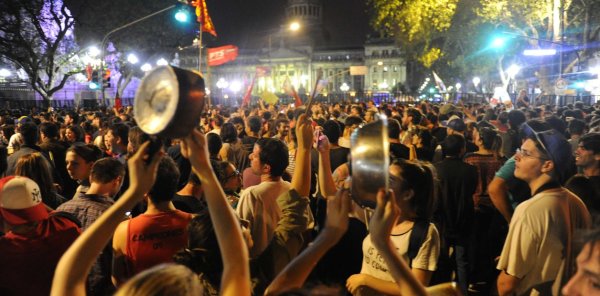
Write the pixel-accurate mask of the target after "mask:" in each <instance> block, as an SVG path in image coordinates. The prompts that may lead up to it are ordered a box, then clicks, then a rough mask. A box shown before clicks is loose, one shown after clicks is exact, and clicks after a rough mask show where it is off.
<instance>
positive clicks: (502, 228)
mask: <svg viewBox="0 0 600 296" xmlns="http://www.w3.org/2000/svg"><path fill="white" fill-rule="evenodd" d="M473 140H474V142H475V144H476V145H477V147H478V148H479V149H478V150H477V151H476V152H473V153H468V154H466V155H465V157H464V161H465V162H466V163H468V164H471V165H473V166H475V167H477V172H478V176H479V178H478V180H477V189H476V190H475V194H473V202H474V205H475V214H474V218H473V219H474V220H473V225H474V229H473V231H472V234H473V235H472V237H471V244H470V247H469V250H470V251H469V252H471V254H470V255H469V258H470V261H471V264H472V265H473V266H472V269H471V270H472V274H471V276H470V277H469V278H470V281H471V282H486V283H489V282H490V281H492V279H493V276H492V275H491V274H490V270H494V258H495V257H496V256H498V255H500V251H501V247H502V245H503V243H502V242H503V241H504V237H505V235H506V232H507V231H508V227H507V224H506V223H505V222H504V218H502V215H501V214H500V212H498V210H496V208H495V207H494V204H493V203H492V200H491V199H490V195H489V193H488V185H489V184H490V182H492V179H494V175H495V174H496V172H497V171H498V170H499V169H500V168H501V167H502V165H503V164H504V162H505V161H506V159H505V158H504V157H502V156H501V155H500V154H501V152H500V151H501V148H502V138H501V137H500V135H499V133H498V131H497V130H496V129H495V128H494V127H493V126H492V125H491V124H489V123H488V122H486V121H481V122H479V123H478V124H477V126H476V129H475V130H474V131H473ZM474 250H477V252H476V253H475V251H474ZM482 288H483V287H475V289H482Z"/></svg>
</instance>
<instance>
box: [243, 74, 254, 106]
mask: <svg viewBox="0 0 600 296" xmlns="http://www.w3.org/2000/svg"><path fill="white" fill-rule="evenodd" d="M254 82H256V75H254V78H252V82H251V83H250V85H248V89H246V93H245V94H244V99H242V107H244V106H248V105H250V100H252V89H253V88H254Z"/></svg>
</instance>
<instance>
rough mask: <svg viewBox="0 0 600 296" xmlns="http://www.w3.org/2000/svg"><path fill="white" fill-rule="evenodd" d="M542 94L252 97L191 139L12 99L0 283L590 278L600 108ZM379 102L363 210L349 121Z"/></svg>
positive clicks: (381, 285)
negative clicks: (373, 164) (422, 98)
mask: <svg viewBox="0 0 600 296" xmlns="http://www.w3.org/2000/svg"><path fill="white" fill-rule="evenodd" d="M532 104H533V102H529V99H527V98H526V97H520V98H519V100H518V101H517V102H515V105H513V104H511V103H510V102H506V104H499V105H497V106H494V107H492V106H490V105H488V104H462V103H461V102H458V103H455V104H452V103H442V104H432V103H429V102H422V103H416V104H414V105H413V104H406V103H383V102H382V103H381V104H379V105H377V104H375V102H373V101H368V102H365V103H350V102H341V103H332V104H326V103H315V104H313V105H312V106H311V107H310V110H309V111H310V112H306V110H305V106H296V107H292V106H291V104H290V105H285V104H271V105H269V104H266V103H264V102H262V101H260V102H259V104H252V105H249V106H245V107H240V108H237V107H236V108H233V107H223V106H210V107H207V108H206V109H205V111H204V112H203V113H202V117H201V120H200V124H199V125H198V126H197V127H196V128H195V129H194V131H193V132H191V134H190V135H188V136H186V137H183V138H180V139H166V138H164V137H161V138H160V139H156V138H155V137H153V136H149V135H147V134H145V133H144V132H143V131H142V130H141V129H140V127H138V126H136V119H135V118H134V117H133V112H132V108H131V107H122V108H112V109H111V108H96V109H84V108H82V109H77V110H70V109H66V110H58V109H57V110H54V109H49V110H43V111H40V110H37V111H36V110H35V109H33V110H12V111H3V113H2V116H1V123H2V138H1V141H2V146H1V150H0V151H1V152H2V154H3V155H2V157H0V169H1V170H2V171H3V172H4V175H5V176H6V177H4V178H3V179H1V180H0V183H1V185H0V197H1V200H0V202H1V203H0V211H1V214H2V215H1V217H2V220H3V223H4V235H3V236H2V237H1V238H0V253H1V254H2V256H0V271H1V272H0V275H1V276H0V294H2V295H48V294H50V293H52V294H53V295H75V294H76V295H82V294H84V293H85V294H86V295H107V294H113V293H117V294H118V295H201V294H208V295H217V294H224V295H249V294H251V293H252V294H255V295H260V294H267V295H330V294H331V295H344V294H346V293H350V294H353V295H383V294H386V295H400V294H402V295H426V294H428V293H432V294H431V295H439V294H433V293H434V292H433V291H434V290H431V289H434V288H435V287H440V285H441V286H444V283H448V282H455V283H456V285H455V286H454V290H455V293H460V292H462V293H463V295H468V294H473V295H496V294H499V295H524V294H531V295H558V294H559V293H562V294H564V295H580V294H579V293H580V291H581V290H582V289H589V290H587V291H595V290H594V289H596V287H597V285H596V284H595V283H596V278H595V277H594V274H592V273H593V272H595V271H596V270H597V269H596V268H598V262H600V261H599V260H598V259H599V256H600V253H599V251H598V250H599V248H598V244H597V242H598V241H599V240H600V233H599V232H598V231H597V230H594V231H592V230H593V229H594V228H593V227H592V223H593V220H594V217H595V216H596V214H597V213H598V211H599V210H600V203H599V201H598V197H600V187H599V186H598V184H600V183H599V182H598V180H599V177H600V133H598V131H600V109H597V107H598V106H585V105H583V104H582V103H581V102H577V103H575V104H574V105H567V106H564V107H558V108H556V107H553V106H544V105H542V106H533V105H532ZM383 117H385V118H387V132H388V138H389V154H390V165H389V184H390V185H389V189H390V190H389V191H388V192H385V190H383V189H381V190H380V191H379V192H378V193H377V202H376V203H377V206H376V208H375V209H373V210H371V214H370V215H368V216H369V217H367V216H366V215H365V211H364V210H363V209H362V208H361V207H360V206H358V205H357V203H356V202H355V201H353V200H357V198H359V197H357V196H353V195H352V193H353V192H354V191H353V190H350V188H351V187H352V186H351V182H352V181H351V179H352V174H353V169H354V170H357V169H356V168H352V163H353V162H352V161H351V160H352V155H351V153H350V152H351V151H352V148H353V147H352V138H351V135H352V134H353V132H355V131H356V130H360V129H362V128H364V127H365V126H369V125H370V124H373V123H376V122H377V121H378V120H382V118H383ZM13 123H14V124H13ZM149 140H152V141H149ZM150 142H153V143H156V142H159V143H160V144H161V146H162V147H161V149H160V150H158V152H156V153H154V154H153V155H150V154H149V152H148V151H150V148H149V146H150V144H149V143H150ZM154 151H155V150H154ZM364 161H368V159H364ZM351 191H352V192H351ZM354 194H356V192H354ZM576 266H577V269H575V267H576ZM445 287H447V286H445ZM450 289H452V287H450ZM453 295H458V294H453Z"/></svg>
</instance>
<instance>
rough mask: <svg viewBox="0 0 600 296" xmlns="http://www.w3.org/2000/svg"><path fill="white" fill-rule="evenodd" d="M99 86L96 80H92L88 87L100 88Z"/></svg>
mask: <svg viewBox="0 0 600 296" xmlns="http://www.w3.org/2000/svg"><path fill="white" fill-rule="evenodd" d="M98 86H99V85H98V83H95V82H90V84H88V87H89V88H90V89H98Z"/></svg>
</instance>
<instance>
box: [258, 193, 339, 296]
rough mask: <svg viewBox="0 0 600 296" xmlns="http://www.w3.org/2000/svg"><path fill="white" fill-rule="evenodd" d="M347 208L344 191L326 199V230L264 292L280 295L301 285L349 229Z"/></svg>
mask: <svg viewBox="0 0 600 296" xmlns="http://www.w3.org/2000/svg"><path fill="white" fill-rule="evenodd" d="M349 208H350V198H349V196H348V191H347V190H340V191H339V192H338V193H337V194H336V195H335V196H332V197H330V198H328V199H327V221H326V223H325V229H323V231H321V233H320V234H319V236H317V238H316V239H315V240H314V241H313V243H312V244H311V245H310V246H309V247H308V248H306V249H305V250H304V251H303V252H302V253H301V254H300V255H298V257H296V258H295V259H294V260H292V262H290V264H288V266H286V267H285V269H284V270H283V271H282V272H281V273H280V274H279V275H277V277H276V278H275V280H273V282H272V283H271V285H269V287H268V288H267V291H266V292H265V295H279V294H281V293H282V292H285V291H289V290H293V289H296V288H300V287H302V285H303V284H304V281H306V278H308V275H309V274H310V272H311V271H312V269H313V268H314V267H315V265H316V264H317V262H319V260H320V259H321V257H323V255H325V253H326V252H327V251H328V250H329V249H330V248H331V247H333V246H334V245H335V244H336V243H337V242H338V241H339V240H340V238H341V237H342V235H344V233H345V232H346V230H347V229H348V210H349Z"/></svg>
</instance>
